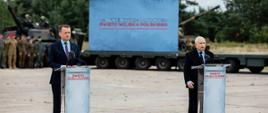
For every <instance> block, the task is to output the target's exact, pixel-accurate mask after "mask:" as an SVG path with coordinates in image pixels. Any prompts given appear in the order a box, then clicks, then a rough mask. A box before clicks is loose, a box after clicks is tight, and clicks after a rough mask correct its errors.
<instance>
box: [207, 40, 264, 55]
mask: <svg viewBox="0 0 268 113" xmlns="http://www.w3.org/2000/svg"><path fill="white" fill-rule="evenodd" d="M209 45H210V49H211V51H213V52H215V53H245V54H268V44H264V43H259V44H251V43H237V42H224V43H209Z"/></svg>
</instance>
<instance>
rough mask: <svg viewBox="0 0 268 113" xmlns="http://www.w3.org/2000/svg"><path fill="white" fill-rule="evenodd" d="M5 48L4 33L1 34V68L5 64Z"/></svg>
mask: <svg viewBox="0 0 268 113" xmlns="http://www.w3.org/2000/svg"><path fill="white" fill-rule="evenodd" d="M0 35H1V34H0ZM4 48H5V44H4V39H3V35H1V36H0V67H1V68H4V67H3V66H2V64H3V56H4Z"/></svg>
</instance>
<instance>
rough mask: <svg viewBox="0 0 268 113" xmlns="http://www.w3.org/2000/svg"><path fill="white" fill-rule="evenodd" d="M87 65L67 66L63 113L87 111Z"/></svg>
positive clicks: (83, 112)
mask: <svg viewBox="0 0 268 113" xmlns="http://www.w3.org/2000/svg"><path fill="white" fill-rule="evenodd" d="M89 81H90V69H89V67H67V68H66V76H65V113H89V107H90V106H89V94H90V93H89V89H90V83H89Z"/></svg>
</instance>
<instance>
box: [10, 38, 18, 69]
mask: <svg viewBox="0 0 268 113" xmlns="http://www.w3.org/2000/svg"><path fill="white" fill-rule="evenodd" d="M17 43H18V42H17V40H16V39H15V36H10V37H9V38H8V44H9V47H8V67H9V68H10V69H11V68H13V69H15V68H16V60H17V59H16V57H17Z"/></svg>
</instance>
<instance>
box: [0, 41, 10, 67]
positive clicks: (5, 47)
mask: <svg viewBox="0 0 268 113" xmlns="http://www.w3.org/2000/svg"><path fill="white" fill-rule="evenodd" d="M3 40H4V51H3V59H2V64H1V65H2V67H3V68H6V67H7V54H8V48H9V46H8V39H7V38H5V37H4V39H3Z"/></svg>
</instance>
